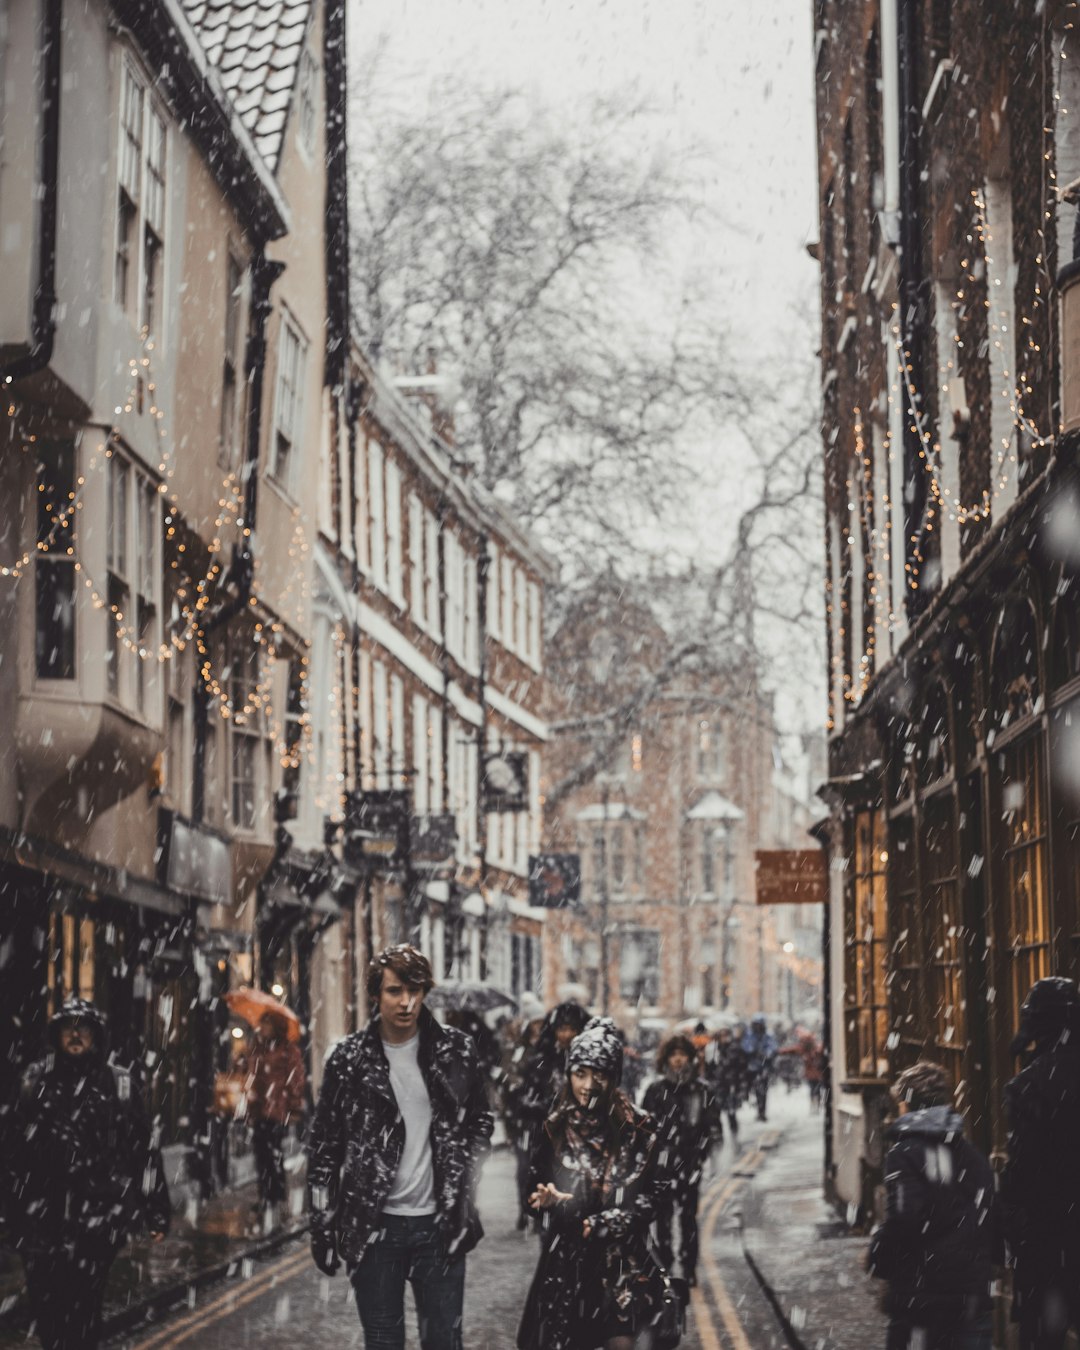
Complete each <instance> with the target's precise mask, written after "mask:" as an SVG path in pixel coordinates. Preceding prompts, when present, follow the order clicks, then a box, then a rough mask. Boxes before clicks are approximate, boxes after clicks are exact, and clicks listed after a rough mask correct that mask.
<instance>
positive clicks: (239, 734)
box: [228, 630, 267, 835]
mask: <svg viewBox="0 0 1080 1350" xmlns="http://www.w3.org/2000/svg"><path fill="white" fill-rule="evenodd" d="M228 646H229V656H228V665H229V682H228V693H229V701H230V705H231V709H230V716H229V721H228V728H229V732H228V734H229V796H228V803H229V819H230V822H231V824H232V827H233V829H234V830H235V831H236V832H237V833H238V834H247V835H251V834H255V833H256V832H257V831H258V828H259V802H260V795H261V792H260V789H261V788H262V787H263V785H262V784H261V783H260V781H259V774H260V764H261V763H262V762H263V761H264V760H265V742H266V739H267V737H266V728H265V726H264V725H263V713H262V711H261V709H259V708H254V709H252V710H251V711H249V712H247V713H245V712H244V708H245V706H246V701H247V699H248V698H249V697H250V696H251V694H252V693H253V692H254V690H255V689H256V687H257V686H258V685H259V683H260V680H261V678H262V668H261V664H260V651H259V648H258V646H256V645H255V641H254V635H253V634H252V633H250V632H249V631H247V630H234V631H233V632H231V633H230V634H229V643H228ZM260 751H262V753H260ZM249 754H250V756H251V766H250V768H251V772H250V774H243V775H241V774H240V773H238V761H239V759H240V757H241V755H244V756H246V755H249ZM245 785H250V800H248V799H247V798H246V797H244V796H241V794H242V793H243V791H244V788H245Z"/></svg>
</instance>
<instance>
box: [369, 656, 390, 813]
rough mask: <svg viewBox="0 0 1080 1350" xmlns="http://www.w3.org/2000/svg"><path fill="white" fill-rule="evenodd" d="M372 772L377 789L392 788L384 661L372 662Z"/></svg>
mask: <svg viewBox="0 0 1080 1350" xmlns="http://www.w3.org/2000/svg"><path fill="white" fill-rule="evenodd" d="M371 675H372V679H371V697H372V704H373V709H372V731H373V733H374V738H375V739H374V745H373V747H372V770H373V774H374V777H375V787H376V788H377V789H379V790H380V791H385V790H386V789H387V788H388V787H389V786H390V683H389V679H388V677H387V670H386V665H385V663H384V662H382V661H374V662H372V667H371Z"/></svg>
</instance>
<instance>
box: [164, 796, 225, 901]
mask: <svg viewBox="0 0 1080 1350" xmlns="http://www.w3.org/2000/svg"><path fill="white" fill-rule="evenodd" d="M158 877H159V879H160V881H161V884H162V885H163V886H167V887H168V888H169V890H171V891H180V892H182V893H183V894H185V895H193V896H195V898H196V899H198V900H203V901H205V902H206V903H207V904H211V905H229V904H231V903H232V859H231V858H230V855H229V845H228V842H227V841H226V840H225V839H223V838H222V837H221V836H220V835H219V834H216V833H215V832H214V831H213V830H209V829H207V827H206V826H205V825H195V824H194V823H193V822H192V821H190V820H185V819H184V818H183V816H178V815H177V814H176V813H175V812H174V811H166V810H164V809H162V810H160V811H159V812H158Z"/></svg>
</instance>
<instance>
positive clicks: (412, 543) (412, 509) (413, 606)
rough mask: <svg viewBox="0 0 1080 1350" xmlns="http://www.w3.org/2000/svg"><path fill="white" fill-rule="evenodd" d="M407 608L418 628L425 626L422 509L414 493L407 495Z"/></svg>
mask: <svg viewBox="0 0 1080 1350" xmlns="http://www.w3.org/2000/svg"><path fill="white" fill-rule="evenodd" d="M409 608H410V611H411V612H412V616H413V619H414V621H415V622H416V623H418V624H420V626H421V627H422V628H423V627H426V626H427V604H426V596H425V591H424V508H423V505H422V503H421V501H420V498H419V497H418V496H417V495H416V493H415V492H411V493H410V494H409Z"/></svg>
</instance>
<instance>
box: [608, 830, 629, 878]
mask: <svg viewBox="0 0 1080 1350" xmlns="http://www.w3.org/2000/svg"><path fill="white" fill-rule="evenodd" d="M610 828H611V861H610V868H609V872H610V876H611V887H612V890H615V891H619V892H621V891H624V890H625V889H626V830H625V827H624V826H622V825H612V826H611V827H610Z"/></svg>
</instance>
